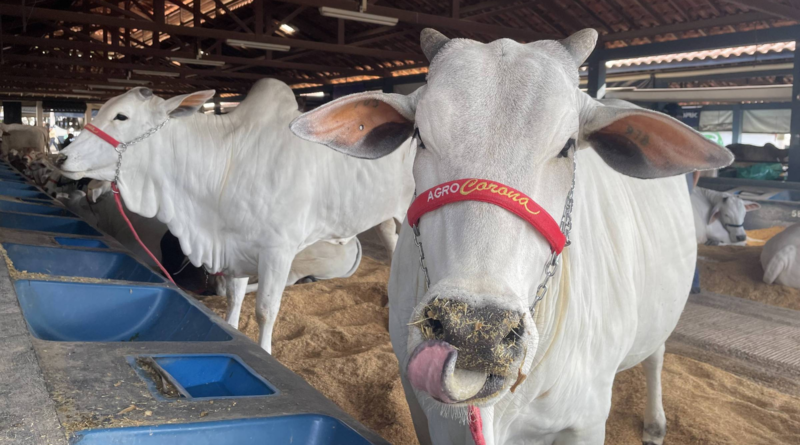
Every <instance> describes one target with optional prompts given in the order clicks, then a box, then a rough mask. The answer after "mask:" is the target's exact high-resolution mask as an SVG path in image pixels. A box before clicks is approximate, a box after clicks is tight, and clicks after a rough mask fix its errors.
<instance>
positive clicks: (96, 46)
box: [3, 35, 364, 77]
mask: <svg viewBox="0 0 800 445" xmlns="http://www.w3.org/2000/svg"><path fill="white" fill-rule="evenodd" d="M3 43H4V44H11V45H26V46H42V47H46V48H70V49H77V50H80V51H106V52H115V53H120V54H130V55H138V56H150V57H164V58H166V57H188V58H193V57H194V56H193V55H192V54H190V53H185V52H180V51H169V50H162V49H156V48H131V47H125V46H111V45H104V44H103V43H102V42H98V43H90V42H78V41H75V40H64V39H43V38H39V37H20V36H9V35H3ZM206 58H207V59H208V60H219V61H222V62H225V63H236V64H244V65H254V66H263V67H267V68H280V69H296V70H302V71H315V72H317V71H327V72H340V73H342V74H349V75H360V74H363V73H364V72H363V71H361V70H354V69H352V68H344V67H334V66H327V65H314V64H307V63H294V62H283V61H280V60H262V59H250V58H247V57H232V56H207V57H206ZM176 68H177V67H176ZM264 77H273V76H267V75H265V76H264Z"/></svg>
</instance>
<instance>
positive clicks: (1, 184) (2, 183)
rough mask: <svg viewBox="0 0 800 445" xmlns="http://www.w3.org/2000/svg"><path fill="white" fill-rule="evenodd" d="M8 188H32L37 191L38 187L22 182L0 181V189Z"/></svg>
mask: <svg viewBox="0 0 800 445" xmlns="http://www.w3.org/2000/svg"><path fill="white" fill-rule="evenodd" d="M8 189H16V190H33V191H36V192H38V191H39V189H37V188H36V187H34V186H32V185H30V184H26V183H24V182H15V181H0V190H8Z"/></svg>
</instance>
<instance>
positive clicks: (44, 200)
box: [17, 196, 53, 205]
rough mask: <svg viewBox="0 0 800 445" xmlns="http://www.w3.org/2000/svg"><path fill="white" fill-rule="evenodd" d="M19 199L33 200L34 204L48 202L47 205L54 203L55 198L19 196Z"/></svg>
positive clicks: (24, 200)
mask: <svg viewBox="0 0 800 445" xmlns="http://www.w3.org/2000/svg"><path fill="white" fill-rule="evenodd" d="M17 199H18V200H20V201H22V202H32V203H34V204H47V205H52V204H53V200H52V199H51V198H50V197H49V196H48V197H46V198H24V197H23V198H20V197H17Z"/></svg>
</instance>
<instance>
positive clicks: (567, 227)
mask: <svg viewBox="0 0 800 445" xmlns="http://www.w3.org/2000/svg"><path fill="white" fill-rule="evenodd" d="M577 157H578V155H577V153H576V152H574V151H573V152H572V185H571V186H570V188H569V193H567V200H566V202H565V204H564V213H563V214H562V215H561V232H562V233H563V234H564V236H565V237H566V238H567V242H566V243H565V244H564V247H567V246H569V245H570V244H571V241H570V239H569V232H570V231H571V230H572V206H573V202H574V200H573V198H574V192H575V178H576V177H577V176H578V161H577ZM560 260H561V254H559V253H557V252H555V251H553V253H551V254H550V258H549V259H548V260H547V262H546V263H545V265H544V270H543V271H542V275H543V278H542V281H541V283H539V286H538V287H537V288H536V295H535V296H534V299H533V304H531V317H532V316H533V314H534V313H535V312H536V305H537V304H539V302H540V301H542V299H543V298H544V296H545V295H547V289H548V287H547V285H548V284H549V283H550V279H551V278H553V277H554V276H555V274H556V268H557V267H558V263H560V262H561V261H560Z"/></svg>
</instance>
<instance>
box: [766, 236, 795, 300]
mask: <svg viewBox="0 0 800 445" xmlns="http://www.w3.org/2000/svg"><path fill="white" fill-rule="evenodd" d="M798 252H800V223H797V224H794V225H791V226H789V227H787V228H786V230H784V231H783V232H781V233H779V234H777V235H775V236H773V237H772V238H770V240H769V241H767V244H765V245H764V250H762V251H761V266H762V267H763V268H764V282H765V283H767V284H773V283H778V284H783V285H784V286H789V287H794V288H796V289H800V255H798Z"/></svg>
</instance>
